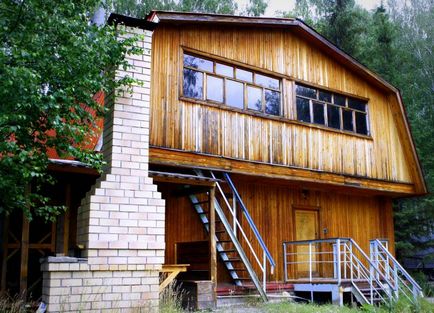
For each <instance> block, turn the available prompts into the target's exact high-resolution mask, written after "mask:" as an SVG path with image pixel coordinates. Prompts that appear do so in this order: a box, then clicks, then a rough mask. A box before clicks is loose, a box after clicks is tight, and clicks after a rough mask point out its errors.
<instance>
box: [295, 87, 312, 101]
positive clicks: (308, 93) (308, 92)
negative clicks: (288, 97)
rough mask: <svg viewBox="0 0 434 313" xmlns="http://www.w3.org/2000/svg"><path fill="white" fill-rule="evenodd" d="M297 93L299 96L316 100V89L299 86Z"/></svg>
mask: <svg viewBox="0 0 434 313" xmlns="http://www.w3.org/2000/svg"><path fill="white" fill-rule="evenodd" d="M295 93H296V94H297V96H303V97H308V98H313V99H316V89H312V88H309V87H305V86H302V85H297V86H296V89H295Z"/></svg>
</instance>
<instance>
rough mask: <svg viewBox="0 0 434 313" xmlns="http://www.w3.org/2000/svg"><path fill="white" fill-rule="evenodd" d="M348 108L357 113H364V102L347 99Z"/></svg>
mask: <svg viewBox="0 0 434 313" xmlns="http://www.w3.org/2000/svg"><path fill="white" fill-rule="evenodd" d="M348 106H349V107H350V108H352V109H356V110H359V111H363V112H365V111H366V101H363V100H360V99H354V98H348Z"/></svg>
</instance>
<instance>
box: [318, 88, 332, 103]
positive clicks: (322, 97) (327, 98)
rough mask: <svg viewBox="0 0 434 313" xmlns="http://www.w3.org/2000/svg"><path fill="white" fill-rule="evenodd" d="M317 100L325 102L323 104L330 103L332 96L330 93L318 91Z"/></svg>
mask: <svg viewBox="0 0 434 313" xmlns="http://www.w3.org/2000/svg"><path fill="white" fill-rule="evenodd" d="M318 96H319V99H320V100H321V101H325V102H329V103H331V102H332V94H331V93H330V92H326V91H321V90H320V91H319V95H318Z"/></svg>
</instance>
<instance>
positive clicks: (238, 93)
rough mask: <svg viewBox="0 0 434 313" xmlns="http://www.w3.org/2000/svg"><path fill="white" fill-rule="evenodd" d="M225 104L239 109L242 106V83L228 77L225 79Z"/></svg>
mask: <svg viewBox="0 0 434 313" xmlns="http://www.w3.org/2000/svg"><path fill="white" fill-rule="evenodd" d="M226 104H227V105H229V106H231V107H235V108H239V109H243V108H244V88H243V84H242V83H240V82H236V81H234V80H229V79H228V80H227V81H226Z"/></svg>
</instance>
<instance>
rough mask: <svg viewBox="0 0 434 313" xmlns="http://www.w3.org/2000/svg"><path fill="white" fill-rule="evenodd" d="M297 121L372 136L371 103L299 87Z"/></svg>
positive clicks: (311, 88) (297, 89)
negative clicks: (368, 104)
mask: <svg viewBox="0 0 434 313" xmlns="http://www.w3.org/2000/svg"><path fill="white" fill-rule="evenodd" d="M295 91H296V99H297V103H296V106H297V120H299V121H301V122H308V123H315V124H319V125H325V126H327V127H330V128H334V129H338V130H343V131H347V132H353V133H357V134H361V135H369V127H368V116H367V101H365V100H362V99H357V98H353V97H348V96H345V95H340V94H337V93H331V92H328V91H325V90H321V89H317V88H314V87H309V86H305V85H301V84H296V89H295Z"/></svg>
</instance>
